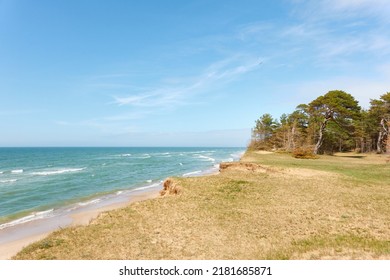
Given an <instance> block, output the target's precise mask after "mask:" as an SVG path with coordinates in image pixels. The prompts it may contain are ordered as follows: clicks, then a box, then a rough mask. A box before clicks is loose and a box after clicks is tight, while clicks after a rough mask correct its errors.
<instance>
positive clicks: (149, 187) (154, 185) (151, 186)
mask: <svg viewBox="0 0 390 280" xmlns="http://www.w3.org/2000/svg"><path fill="white" fill-rule="evenodd" d="M161 183H162V181H161V182H159V183H154V184H151V185H147V186H143V187H139V188H136V189H134V191H141V190H146V189H151V188H154V187H158V186H160V185H161Z"/></svg>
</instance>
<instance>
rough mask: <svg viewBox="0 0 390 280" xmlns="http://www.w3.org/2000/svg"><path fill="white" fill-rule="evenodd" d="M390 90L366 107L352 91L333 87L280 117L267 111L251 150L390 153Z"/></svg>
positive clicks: (307, 152) (255, 129)
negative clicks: (389, 133)
mask: <svg viewBox="0 0 390 280" xmlns="http://www.w3.org/2000/svg"><path fill="white" fill-rule="evenodd" d="M389 126H390V92H387V93H386V94H383V95H381V96H380V98H379V99H371V100H370V107H369V109H362V108H361V107H360V106H359V102H358V101H357V100H356V99H355V98H354V97H353V96H352V95H351V94H349V93H346V92H345V91H342V90H332V91H329V92H328V93H326V94H324V95H321V96H319V97H317V98H316V99H314V100H313V101H311V102H310V103H308V104H300V105H298V106H297V107H296V109H295V111H293V112H292V113H290V114H283V115H282V116H281V117H280V118H279V120H278V119H275V118H273V116H272V115H271V114H268V113H265V114H263V115H261V116H260V118H259V119H257V120H256V121H255V127H254V128H253V129H252V141H251V143H250V144H249V149H254V150H274V151H275V150H277V151H285V152H291V153H293V154H295V155H297V157H299V155H317V154H333V153H335V152H348V151H355V152H357V153H370V152H376V153H386V152H390V137H388V132H389Z"/></svg>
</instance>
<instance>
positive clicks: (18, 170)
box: [11, 169, 24, 174]
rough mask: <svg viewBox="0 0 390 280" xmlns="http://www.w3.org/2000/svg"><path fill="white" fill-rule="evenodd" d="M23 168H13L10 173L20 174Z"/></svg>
mask: <svg viewBox="0 0 390 280" xmlns="http://www.w3.org/2000/svg"><path fill="white" fill-rule="evenodd" d="M23 171H24V170H23V169H15V170H12V171H11V173H13V174H20V173H23Z"/></svg>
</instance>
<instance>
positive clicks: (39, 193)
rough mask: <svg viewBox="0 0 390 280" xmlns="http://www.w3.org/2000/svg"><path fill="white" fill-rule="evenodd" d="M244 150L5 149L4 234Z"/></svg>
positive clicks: (1, 180) (0, 208) (0, 165)
mask: <svg viewBox="0 0 390 280" xmlns="http://www.w3.org/2000/svg"><path fill="white" fill-rule="evenodd" d="M243 152H244V148H0V229H2V228H6V227H9V226H12V225H15V224H19V223H23V222H26V221H30V220H34V219H39V218H43V217H47V216H50V215H54V213H56V212H58V209H62V208H63V209H65V208H66V207H68V208H69V207H71V208H72V209H74V208H75V207H81V206H85V205H87V204H93V203H98V202H99V201H101V200H102V199H104V197H105V196H113V195H118V196H119V195H121V194H122V193H124V192H128V191H129V190H136V189H147V188H152V187H156V186H157V185H160V184H161V182H162V180H164V179H165V178H167V177H169V176H184V177H186V176H196V175H201V174H204V173H205V172H209V171H212V170H216V169H217V168H218V165H219V163H220V162H222V161H234V160H238V159H239V157H240V155H241V154H242V153H243Z"/></svg>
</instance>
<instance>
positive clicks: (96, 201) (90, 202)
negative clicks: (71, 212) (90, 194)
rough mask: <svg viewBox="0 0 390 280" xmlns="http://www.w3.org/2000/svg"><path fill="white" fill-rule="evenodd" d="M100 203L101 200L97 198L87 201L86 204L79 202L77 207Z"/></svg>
mask: <svg viewBox="0 0 390 280" xmlns="http://www.w3.org/2000/svg"><path fill="white" fill-rule="evenodd" d="M100 201H101V199H100V198H97V199H93V200H89V201H86V202H79V203H78V205H80V206H87V205H90V204H96V203H99V202H100Z"/></svg>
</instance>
